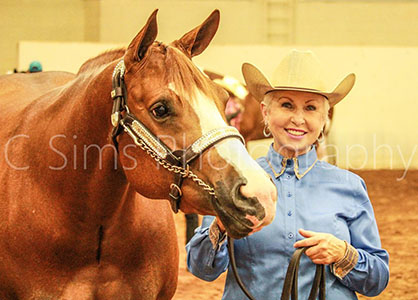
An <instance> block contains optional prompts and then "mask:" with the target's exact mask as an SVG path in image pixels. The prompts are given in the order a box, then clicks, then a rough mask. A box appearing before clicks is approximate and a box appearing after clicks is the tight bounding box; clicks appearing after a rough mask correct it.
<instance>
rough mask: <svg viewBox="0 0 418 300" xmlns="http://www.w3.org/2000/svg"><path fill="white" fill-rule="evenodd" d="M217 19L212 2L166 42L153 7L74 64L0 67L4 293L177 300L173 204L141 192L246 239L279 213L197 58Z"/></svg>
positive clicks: (81, 299) (0, 289)
mask: <svg viewBox="0 0 418 300" xmlns="http://www.w3.org/2000/svg"><path fill="white" fill-rule="evenodd" d="M218 24H219V12H218V11H214V12H213V13H212V14H211V15H210V16H209V17H208V18H207V19H206V20H205V21H204V22H203V23H202V24H201V25H199V26H197V27H196V28H195V29H193V30H191V31H190V32H188V33H186V34H185V35H184V36H183V37H181V38H180V39H178V40H176V41H174V42H172V43H171V44H169V45H166V44H163V43H160V42H156V41H155V38H156V35H157V22H156V11H155V12H154V13H153V14H151V16H150V17H149V19H148V21H147V23H146V24H145V26H144V27H143V28H142V30H141V31H140V32H139V33H138V35H137V36H136V37H135V38H134V39H133V40H132V42H131V43H130V45H129V47H128V48H127V49H126V50H123V51H122V50H118V51H114V52H111V53H108V54H105V55H101V56H99V57H97V58H96V59H92V60H90V61H88V62H87V63H86V64H85V65H84V66H82V68H81V69H80V71H79V72H78V74H77V75H74V74H69V73H65V72H53V73H49V72H45V73H37V74H15V75H5V76H1V77H0V87H1V88H0V101H1V113H2V120H3V126H2V127H1V128H0V140H1V141H2V149H3V152H2V155H1V158H0V179H1V186H0V274H1V276H0V299H5V300H10V299H23V300H26V299H31V300H32V299H74V300H75V299H77V300H87V299H89V300H90V299H171V298H172V296H173V295H174V292H175V288H176V282H177V279H176V276H177V266H178V253H177V250H176V248H175V247H174V250H172V249H171V248H172V247H171V245H174V244H175V238H176V237H175V229H174V226H173V219H172V213H171V211H170V205H169V204H168V202H167V201H155V200H149V199H146V198H145V197H147V198H152V199H169V200H170V201H171V204H172V205H171V207H172V208H173V210H177V209H181V210H182V211H184V212H186V213H200V214H213V215H217V216H218V217H219V218H220V219H221V220H222V222H223V223H224V225H225V226H226V228H227V231H228V233H229V235H230V236H232V237H237V238H239V237H243V236H246V235H248V234H250V233H251V232H254V231H256V230H259V229H260V228H261V227H262V226H265V225H268V224H269V223H270V222H271V221H272V219H273V217H274V214H275V199H276V190H275V187H274V186H273V184H272V183H271V182H270V180H269V178H268V176H267V175H266V174H265V173H264V172H263V171H262V169H261V168H260V167H259V166H258V165H257V163H256V162H255V161H254V160H252V159H251V158H250V157H249V155H248V153H247V152H246V150H245V147H244V145H243V144H242V142H241V141H240V135H239V134H238V133H237V131H236V130H233V129H232V128H230V127H228V126H227V124H226V119H225V114H224V112H223V110H224V108H225V101H226V99H227V95H226V94H225V93H224V91H223V90H222V89H220V88H219V87H218V86H216V85H215V84H213V83H212V82H211V81H210V80H209V79H207V78H206V77H205V76H204V75H203V74H202V73H201V72H200V71H199V70H198V68H196V66H195V65H194V64H193V63H192V61H191V58H192V57H193V56H195V55H198V54H200V53H201V52H202V51H204V50H205V49H206V47H207V46H208V45H209V43H210V41H211V40H212V38H213V36H214V34H215V33H216V30H217V27H218ZM110 116H112V118H111V120H112V122H110V121H109V119H110ZM137 193H139V194H140V195H138V194H137ZM169 195H170V196H169ZM170 249H171V250H170Z"/></svg>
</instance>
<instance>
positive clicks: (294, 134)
mask: <svg viewBox="0 0 418 300" xmlns="http://www.w3.org/2000/svg"><path fill="white" fill-rule="evenodd" d="M319 69H320V66H319V62H318V60H317V59H316V57H315V56H314V55H313V53H312V52H300V51H296V50H293V51H291V53H290V54H289V55H288V56H286V57H285V58H284V60H283V61H282V62H281V63H280V65H279V75H280V76H279V81H278V82H277V85H275V86H273V85H271V84H270V82H269V81H268V80H267V78H266V77H265V76H264V75H263V74H262V73H261V72H260V71H259V70H258V69H257V68H256V67H255V66H253V65H250V64H244V65H243V68H242V71H243V75H244V78H245V80H246V82H247V86H248V89H249V91H250V92H251V93H252V94H253V96H254V97H255V99H256V100H257V101H258V102H260V103H261V109H262V113H263V117H264V122H265V126H266V128H265V132H271V134H272V136H273V144H272V145H271V146H270V149H269V151H268V154H267V155H266V156H265V157H261V158H259V159H258V163H259V164H260V166H261V167H262V168H263V169H264V170H265V171H266V172H267V173H268V174H269V175H270V176H271V178H272V179H273V181H274V183H275V185H276V187H277V190H278V191H279V193H278V201H277V206H276V207H277V210H276V218H275V219H274V220H273V222H272V224H270V225H269V226H266V227H264V228H263V229H262V230H260V231H258V232H255V233H254V234H252V235H250V236H247V237H244V238H243V239H240V240H236V241H232V242H233V243H234V244H233V245H234V248H235V249H236V252H235V256H236V257H237V263H236V265H237V270H238V274H239V275H240V276H241V277H242V282H243V284H244V286H246V288H247V290H248V291H249V292H250V293H251V294H252V295H253V297H252V298H253V299H277V298H279V296H280V294H281V292H282V290H283V285H284V280H285V274H286V268H287V265H288V263H289V261H290V258H291V256H292V254H293V252H294V250H295V248H299V247H309V249H308V250H306V252H305V254H306V255H307V256H308V257H303V258H302V260H301V263H300V269H303V270H304V272H303V274H302V275H301V276H300V279H299V282H300V284H299V291H300V293H299V294H300V295H301V298H302V299H308V295H309V294H310V288H311V283H312V281H313V278H314V274H315V264H323V265H328V266H327V268H326V273H327V274H326V287H327V291H326V298H327V299H357V296H356V293H355V292H358V293H360V294H364V295H367V296H375V295H378V294H379V293H381V292H382V291H383V289H384V288H385V287H386V285H387V283H388V280H389V268H388V253H387V251H386V250H384V249H382V248H381V244H380V237H379V232H378V230H377V225H376V220H375V218H374V213H373V208H372V206H371V203H370V200H369V197H368V195H367V190H366V188H365V184H364V181H363V180H362V179H361V178H359V177H358V176H357V175H355V174H353V173H350V172H348V171H345V170H341V169H339V168H337V167H335V166H332V165H330V164H328V163H326V162H323V161H319V160H318V157H317V154H316V147H315V143H316V141H317V139H318V138H319V137H320V135H321V131H322V129H323V128H324V126H325V122H326V118H327V114H328V109H329V108H330V107H332V106H334V105H335V104H337V103H338V102H339V101H341V100H342V99H343V98H344V97H345V96H346V95H347V94H348V93H349V92H350V90H351V88H352V87H353V85H354V74H350V75H348V76H347V77H346V78H345V79H344V80H343V81H342V82H341V83H340V84H339V85H338V86H337V87H336V88H335V89H334V90H333V91H332V92H326V91H325V89H324V88H323V84H322V80H321V78H320V76H319V72H318V70H319ZM230 242H231V240H227V241H226V242H225V227H224V224H223V222H222V220H220V219H219V218H214V217H212V216H206V217H204V219H203V222H202V226H201V227H200V228H199V229H197V230H196V234H195V236H194V237H193V238H192V239H191V240H190V242H189V243H188V245H187V247H186V248H187V252H188V253H187V255H188V260H187V262H188V268H189V270H190V271H191V272H192V273H193V274H194V275H196V276H198V277H199V278H201V279H204V280H207V281H212V280H214V279H216V278H217V277H218V276H219V275H220V274H221V273H223V272H224V271H226V270H227V269H228V274H227V279H226V284H225V290H224V294H223V299H244V298H245V295H244V293H243V291H242V290H241V289H240V287H239V283H238V282H239V280H237V279H235V278H234V277H233V275H232V272H230V271H232V264H233V263H232V262H233V258H232V257H231V258H230V257H229V253H228V251H227V247H229V244H228V243H230ZM229 248H232V247H229ZM314 298H315V299H316V296H315V295H314V297H313V298H311V297H309V299H314ZM282 299H283V298H282Z"/></svg>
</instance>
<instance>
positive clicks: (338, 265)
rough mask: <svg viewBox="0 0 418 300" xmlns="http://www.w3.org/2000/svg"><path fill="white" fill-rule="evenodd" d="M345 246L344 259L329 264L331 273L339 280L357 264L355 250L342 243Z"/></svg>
mask: <svg viewBox="0 0 418 300" xmlns="http://www.w3.org/2000/svg"><path fill="white" fill-rule="evenodd" d="M344 243H345V245H346V249H345V253H344V257H343V258H341V259H340V260H339V261H337V262H335V263H333V264H331V272H332V273H333V274H334V275H335V276H336V277H337V278H339V279H343V278H344V277H345V276H346V275H347V274H348V273H349V272H350V271H351V270H352V269H353V268H354V267H355V266H356V264H357V261H358V256H359V254H358V252H357V250H356V248H354V247H353V246H351V245H350V244H348V243H347V242H346V241H344Z"/></svg>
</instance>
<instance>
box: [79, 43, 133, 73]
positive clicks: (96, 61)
mask: <svg viewBox="0 0 418 300" xmlns="http://www.w3.org/2000/svg"><path fill="white" fill-rule="evenodd" d="M125 51H126V49H125V48H118V49H113V50H108V51H105V52H103V53H101V54H99V55H97V56H96V57H93V58H90V59H89V60H87V61H86V62H85V63H83V64H82V65H81V67H80V69H79V70H78V73H77V74H80V73H82V72H85V71H87V70H91V69H93V68H96V67H99V66H102V65H103V64H105V63H109V62H111V61H114V60H115V59H118V58H121V57H122V56H123V55H124V54H125Z"/></svg>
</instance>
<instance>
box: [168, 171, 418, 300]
mask: <svg viewBox="0 0 418 300" xmlns="http://www.w3.org/2000/svg"><path fill="white" fill-rule="evenodd" d="M355 173H357V174H359V175H360V176H361V177H363V179H364V180H365V181H366V184H367V187H368V191H369V195H370V199H371V201H372V203H373V207H374V210H375V214H376V219H377V223H378V226H379V230H380V235H381V239H382V245H383V247H384V248H385V249H387V250H388V251H389V253H390V281H389V285H388V287H387V288H386V289H385V290H384V291H383V293H382V294H380V295H379V296H377V297H374V298H367V297H364V296H359V299H380V300H389V299H390V300H392V299H397V300H417V299H418V273H417V272H416V271H415V272H414V268H415V266H417V265H418V254H417V253H418V235H417V228H418V171H409V172H407V174H406V177H405V178H404V179H402V180H399V179H400V178H402V175H403V171H387V170H384V171H355ZM175 220H176V224H177V233H178V237H179V239H178V241H179V248H180V270H179V281H178V286H177V292H176V294H175V296H174V298H173V299H175V300H200V299H201V300H203V299H205V300H207V299H221V296H222V290H223V286H224V282H225V275H223V276H221V277H219V278H218V279H217V280H216V281H214V282H205V281H202V280H200V279H198V278H196V277H194V276H193V275H192V274H190V273H189V272H187V271H186V253H185V250H184V242H185V221H184V220H185V218H184V216H183V215H182V214H181V213H179V214H177V215H176V216H175ZM279 298H280V296H279V295H278V296H277V299H279ZM264 300H270V299H264ZM271 300H274V299H271ZM302 300H303V299H302ZM331 300H335V299H331ZM338 300H339V299H338Z"/></svg>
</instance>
